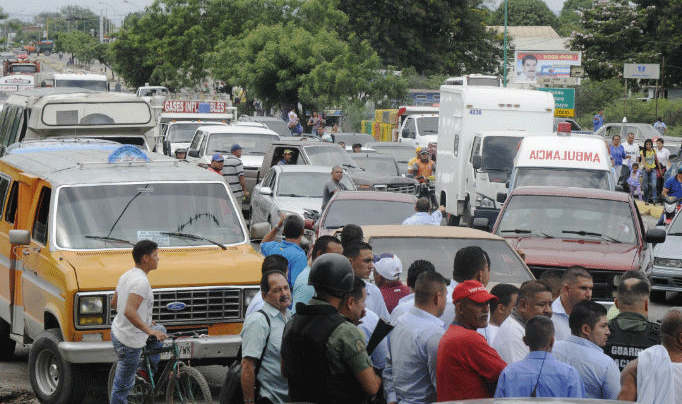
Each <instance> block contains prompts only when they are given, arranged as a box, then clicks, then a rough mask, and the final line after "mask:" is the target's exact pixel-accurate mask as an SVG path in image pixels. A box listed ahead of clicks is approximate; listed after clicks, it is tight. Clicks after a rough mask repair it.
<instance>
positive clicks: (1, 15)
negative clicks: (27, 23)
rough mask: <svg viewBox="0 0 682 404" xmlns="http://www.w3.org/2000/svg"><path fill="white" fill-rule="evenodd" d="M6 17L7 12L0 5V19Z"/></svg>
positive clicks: (7, 16) (7, 15)
mask: <svg viewBox="0 0 682 404" xmlns="http://www.w3.org/2000/svg"><path fill="white" fill-rule="evenodd" d="M6 18H9V14H7V13H5V11H4V10H3V9H2V7H0V20H4V19H6Z"/></svg>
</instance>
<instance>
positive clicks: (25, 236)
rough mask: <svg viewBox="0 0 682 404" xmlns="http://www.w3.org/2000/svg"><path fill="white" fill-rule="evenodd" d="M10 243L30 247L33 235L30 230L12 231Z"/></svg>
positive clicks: (10, 232)
mask: <svg viewBox="0 0 682 404" xmlns="http://www.w3.org/2000/svg"><path fill="white" fill-rule="evenodd" d="M9 242H10V244H16V245H29V244H31V233H29V232H28V230H16V229H15V230H10V231H9Z"/></svg>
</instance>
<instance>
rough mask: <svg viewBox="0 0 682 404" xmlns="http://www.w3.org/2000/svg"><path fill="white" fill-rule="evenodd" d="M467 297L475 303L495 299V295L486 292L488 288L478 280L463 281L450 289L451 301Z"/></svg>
mask: <svg viewBox="0 0 682 404" xmlns="http://www.w3.org/2000/svg"><path fill="white" fill-rule="evenodd" d="M466 298H469V299H471V300H473V301H475V302H476V303H485V302H487V301H490V300H497V296H495V295H491V294H490V293H488V289H486V288H485V286H483V284H482V283H481V282H479V281H473V280H470V281H464V282H462V283H460V284H459V285H457V287H456V288H455V290H453V291H452V302H453V303H455V302H457V301H459V300H462V299H466Z"/></svg>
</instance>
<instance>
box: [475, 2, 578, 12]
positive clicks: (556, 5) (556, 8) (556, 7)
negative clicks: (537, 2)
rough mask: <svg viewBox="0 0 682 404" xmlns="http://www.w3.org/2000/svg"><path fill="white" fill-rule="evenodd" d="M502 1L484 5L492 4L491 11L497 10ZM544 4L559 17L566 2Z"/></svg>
mask: <svg viewBox="0 0 682 404" xmlns="http://www.w3.org/2000/svg"><path fill="white" fill-rule="evenodd" d="M502 1H503V0H486V3H488V4H492V6H489V7H491V8H492V9H493V10H496V9H497V6H498V5H499V4H500V3H501V2H502ZM544 1H545V4H547V7H549V9H550V10H552V11H554V14H556V15H559V13H560V12H561V8H562V7H563V6H564V2H565V1H566V0H544Z"/></svg>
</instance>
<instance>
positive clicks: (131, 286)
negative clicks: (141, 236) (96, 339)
mask: <svg viewBox="0 0 682 404" xmlns="http://www.w3.org/2000/svg"><path fill="white" fill-rule="evenodd" d="M133 259H134V260H135V266H134V267H133V268H132V269H129V270H128V271H127V272H126V273H124V274H123V275H121V277H120V278H119V280H118V285H117V286H116V292H115V293H114V297H113V299H112V300H111V305H112V306H114V307H116V317H115V318H114V321H113V323H112V324H111V342H112V343H113V344H114V350H115V351H116V356H117V357H118V361H117V363H116V375H115V376H114V383H113V389H112V391H111V397H110V400H109V402H110V403H111V404H119V403H120V404H123V403H126V400H127V397H128V394H129V393H130V391H131V390H132V388H133V386H134V384H135V371H136V370H137V368H138V366H139V364H140V358H141V356H142V349H143V348H144V346H145V345H146V344H147V338H148V337H152V336H153V337H155V338H156V340H157V341H163V340H164V339H166V334H165V329H164V328H163V327H162V326H160V325H158V326H157V324H155V323H154V322H153V321H152V308H153V306H154V295H153V294H152V287H151V285H150V284H149V279H148V278H147V275H148V274H149V272H150V271H153V270H155V269H156V268H157V266H158V264H159V254H158V245H157V244H156V243H155V242H153V241H150V240H141V241H139V242H138V243H137V244H135V246H134V247H133ZM159 344H160V342H159ZM157 363H158V357H157V358H156V360H155V361H154V363H153V366H155V365H156V364H157ZM152 370H153V369H152Z"/></svg>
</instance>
